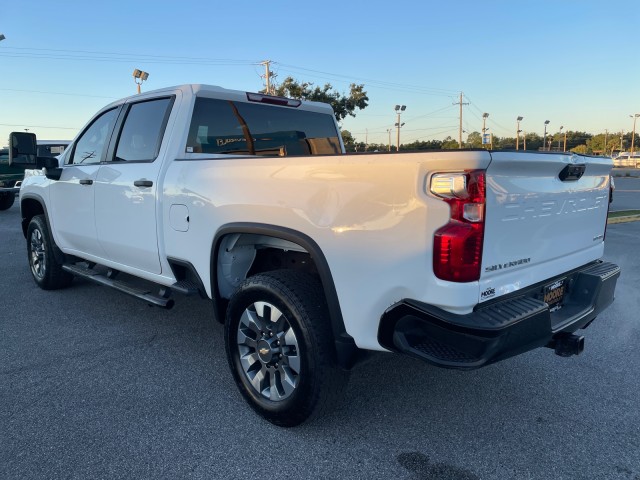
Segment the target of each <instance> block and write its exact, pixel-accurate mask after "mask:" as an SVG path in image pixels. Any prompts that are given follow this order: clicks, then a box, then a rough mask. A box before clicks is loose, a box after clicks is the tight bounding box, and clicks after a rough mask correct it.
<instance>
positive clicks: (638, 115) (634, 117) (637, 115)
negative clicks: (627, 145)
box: [629, 113, 640, 158]
mask: <svg viewBox="0 0 640 480" xmlns="http://www.w3.org/2000/svg"><path fill="white" fill-rule="evenodd" d="M629 116H630V117H631V118H633V133H632V134H631V152H630V153H629V158H631V157H633V143H634V140H635V139H636V120H638V117H640V113H636V114H634V115H629Z"/></svg>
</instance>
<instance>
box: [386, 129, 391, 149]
mask: <svg viewBox="0 0 640 480" xmlns="http://www.w3.org/2000/svg"><path fill="white" fill-rule="evenodd" d="M387 133H388V134H389V151H391V129H390V128H387Z"/></svg>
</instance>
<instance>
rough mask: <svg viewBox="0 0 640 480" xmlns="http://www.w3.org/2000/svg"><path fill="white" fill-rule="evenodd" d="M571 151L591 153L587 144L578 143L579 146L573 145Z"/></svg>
mask: <svg viewBox="0 0 640 480" xmlns="http://www.w3.org/2000/svg"><path fill="white" fill-rule="evenodd" d="M567 147H568V146H567ZM570 151H571V152H574V153H580V154H583V155H584V154H587V153H590V152H589V149H588V148H587V146H586V145H578V146H576V147H573V148H572V149H570Z"/></svg>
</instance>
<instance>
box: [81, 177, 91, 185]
mask: <svg viewBox="0 0 640 480" xmlns="http://www.w3.org/2000/svg"><path fill="white" fill-rule="evenodd" d="M80 185H93V180H91V179H90V178H83V179H82V180H80Z"/></svg>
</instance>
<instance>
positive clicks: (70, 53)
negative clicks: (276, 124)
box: [2, 46, 260, 65]
mask: <svg viewBox="0 0 640 480" xmlns="http://www.w3.org/2000/svg"><path fill="white" fill-rule="evenodd" d="M2 50H3V52H4V51H9V53H13V52H11V51H12V50H19V52H15V54H16V55H19V54H20V55H40V56H46V55H48V54H46V53H37V52H56V53H54V55H60V56H66V57H72V58H73V57H78V58H91V57H87V54H89V55H100V56H118V57H131V59H132V60H140V59H142V58H157V59H164V60H186V61H196V60H197V61H203V62H224V63H236V64H239V65H246V64H255V65H257V64H260V62H256V61H252V60H240V59H230V58H209V57H186V56H182V55H173V56H172V55H151V54H144V53H123V52H100V51H94V50H62V49H54V48H27V47H8V46H7V47H3V49H2ZM77 54H81V55H77Z"/></svg>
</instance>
